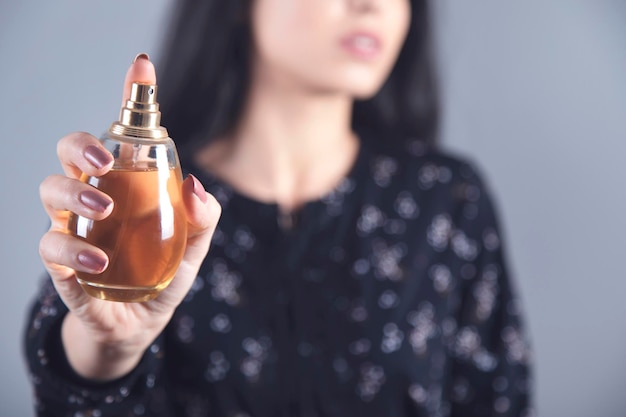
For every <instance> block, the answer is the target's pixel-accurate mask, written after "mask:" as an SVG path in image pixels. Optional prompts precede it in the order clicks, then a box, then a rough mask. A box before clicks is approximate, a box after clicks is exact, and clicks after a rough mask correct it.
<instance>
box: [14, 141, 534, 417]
mask: <svg viewBox="0 0 626 417" xmlns="http://www.w3.org/2000/svg"><path fill="white" fill-rule="evenodd" d="M186 169H187V170H188V171H189V172H192V173H193V174H194V175H196V176H197V177H198V178H199V179H200V180H201V181H202V182H203V184H205V186H206V188H207V190H208V191H209V192H211V193H212V194H213V195H215V196H216V198H217V199H218V200H219V201H220V203H221V204H222V207H223V214H222V218H221V220H220V223H219V225H218V228H217V230H216V232H215V235H214V238H213V243H212V247H211V250H210V252H209V254H208V256H207V258H206V259H205V261H204V263H203V265H202V267H201V270H200V272H199V275H198V277H197V279H196V280H195V283H194V285H193V287H192V289H191V291H190V292H189V294H188V295H187V297H186V298H185V300H184V302H183V303H182V304H181V305H180V307H179V308H178V309H177V311H176V313H175V314H174V316H173V318H172V320H171V322H170V323H169V325H168V327H167V328H166V329H165V331H164V332H163V334H161V335H160V336H159V337H158V338H157V339H156V340H155V342H154V343H153V344H152V346H151V347H150V348H149V349H148V350H147V352H146V353H145V355H144V357H143V359H142V361H141V362H140V364H139V365H138V366H137V368H136V369H134V370H133V371H132V372H131V373H130V374H129V375H126V376H125V377H123V378H121V379H119V380H116V381H112V382H109V383H104V384H98V383H94V382H92V381H87V380H83V379H81V378H80V377H79V376H78V375H76V374H75V373H74V372H73V371H72V369H71V368H70V367H69V365H68V364H67V359H66V358H65V356H64V354H63V350H62V347H61V343H60V331H59V329H60V323H61V320H62V318H63V316H64V314H65V313H66V311H67V309H66V308H65V306H64V305H63V304H62V302H61V301H60V299H59V298H58V296H57V294H56V293H55V291H54V289H53V287H52V286H51V284H50V282H49V280H46V282H45V283H44V284H43V286H42V288H41V291H40V294H39V297H38V298H37V301H36V303H35V304H34V306H33V309H32V312H31V315H30V321H29V323H28V327H27V329H26V334H25V348H26V352H27V358H28V365H29V369H30V373H31V381H32V384H33V386H34V392H35V396H36V401H35V407H36V409H37V412H38V413H39V415H41V416H74V417H81V416H82V417H87V416H90V417H105V416H116V417H119V416H157V417H160V416H176V417H200V416H207V417H297V416H301V417H330V416H343V417H346V416H360V417H364V416H377V417H409V416H411V417H417V416H420V417H426V416H428V417H444V416H455V417H458V416H463V417H472V416H522V417H530V416H532V415H534V413H533V411H532V409H531V408H530V405H529V398H530V393H531V388H532V387H531V384H530V379H529V367H530V360H531V353H530V351H529V349H528V344H527V342H526V335H525V333H524V330H523V328H522V320H521V318H520V314H521V308H520V303H519V300H518V298H517V297H516V294H515V291H514V289H515V288H514V285H513V283H512V282H511V278H510V276H509V274H508V272H507V268H506V265H505V263H504V259H503V251H502V241H501V236H500V234H499V232H498V227H497V224H496V219H495V217H494V210H493V206H492V204H491V202H490V198H489V196H488V194H487V191H486V189H485V187H484V185H483V183H482V182H481V180H480V178H479V177H478V176H477V174H476V172H475V171H474V169H472V167H471V166H470V165H469V164H467V163H465V162H463V161H460V160H458V159H456V158H453V157H450V156H447V155H445V154H443V153H442V152H440V151H435V150H430V149H428V148H427V147H425V146H424V145H423V144H422V142H420V141H415V140H409V141H406V142H404V143H402V144H401V145H399V144H394V145H392V144H384V143H382V142H381V141H366V140H364V141H363V143H362V145H361V147H360V151H359V154H358V157H357V160H356V162H355V163H354V166H353V168H352V170H351V172H350V173H349V174H348V175H347V176H346V177H345V178H344V179H343V180H342V181H341V182H340V183H339V184H338V186H337V187H336V188H335V189H334V190H332V191H331V192H330V193H328V194H327V195H325V196H323V197H322V198H320V199H319V200H316V201H312V202H309V203H307V204H306V205H305V206H304V207H303V208H302V209H301V210H299V211H298V212H297V213H296V214H295V215H290V216H285V215H281V214H280V211H279V210H278V207H277V206H276V205H273V204H266V203H261V202H259V201H255V200H252V199H250V198H247V197H246V196H244V195H241V194H239V193H238V192H237V191H236V190H233V189H232V188H231V187H229V186H228V185H227V184H224V183H222V182H220V181H219V180H217V179H215V178H212V177H210V176H208V175H207V174H206V173H204V172H202V171H201V170H199V169H197V168H196V167H194V166H193V165H191V164H188V165H186Z"/></svg>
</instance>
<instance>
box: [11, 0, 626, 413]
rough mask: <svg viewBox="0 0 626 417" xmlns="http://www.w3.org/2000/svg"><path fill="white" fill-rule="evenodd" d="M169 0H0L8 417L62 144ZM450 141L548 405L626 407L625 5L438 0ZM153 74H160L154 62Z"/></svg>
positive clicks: (114, 106)
mask: <svg viewBox="0 0 626 417" xmlns="http://www.w3.org/2000/svg"><path fill="white" fill-rule="evenodd" d="M167 4H168V1H166V0H158V1H157V0H150V1H148V0H142V1H133V2H129V1H122V0H115V1H113V0H108V1H99V2H84V1H79V0H57V1H55V2H44V1H39V2H35V1H34V0H20V1H19V2H18V1H13V2H10V3H8V2H6V1H2V2H0V128H1V129H2V130H1V133H2V140H3V146H2V149H3V152H2V163H1V164H0V181H1V186H2V188H1V190H2V195H3V197H2V199H1V202H0V204H1V205H2V216H0V221H1V222H2V223H1V225H0V230H2V232H3V239H2V240H1V244H2V250H1V251H0V256H1V258H0V259H1V261H0V262H1V264H2V265H3V266H4V271H5V272H4V273H3V274H2V277H1V279H2V281H3V282H4V290H3V291H2V296H3V298H4V300H3V301H2V303H0V335H1V337H2V343H1V344H0V416H28V415H31V414H32V411H31V399H30V387H29V385H28V383H27V377H26V374H25V367H24V363H23V359H22V357H21V353H20V339H21V332H22V327H23V323H24V315H25V312H26V306H27V304H28V302H29V301H30V299H31V298H32V296H33V294H34V292H35V289H36V285H37V282H38V277H39V276H41V274H42V272H43V266H42V265H41V262H40V261H39V257H38V253H37V244H38V241H39V238H40V236H41V235H42V234H43V233H44V231H45V229H46V227H47V219H46V216H45V213H44V211H43V209H42V208H41V207H40V204H39V198H38V185H39V182H40V181H41V180H42V179H43V178H44V177H45V176H46V175H49V174H51V173H55V172H60V168H59V165H58V162H57V160H56V158H55V144H56V141H57V140H58V138H60V137H61V136H63V135H64V134H66V133H68V132H70V131H73V130H86V131H90V132H94V133H96V134H99V133H100V132H102V131H103V130H104V129H106V128H107V127H108V125H109V123H110V122H111V121H112V120H113V119H114V118H115V117H116V116H117V112H118V106H119V103H120V94H121V85H122V80H123V75H124V72H125V70H126V68H127V66H128V65H129V64H130V61H131V59H132V58H133V56H134V55H135V54H136V53H137V52H139V51H147V52H149V53H151V54H152V55H154V56H156V55H157V51H158V47H157V45H158V42H159V41H160V40H161V38H162V33H163V29H164V27H163V24H164V18H165V17H166V16H165V15H166V10H167V9H166V8H165V6H166V5H167ZM436 11H437V13H436V15H437V22H438V44H439V46H440V57H441V65H440V66H441V74H442V75H441V78H442V82H443V85H444V87H443V90H444V91H443V95H444V101H445V119H444V135H443V136H444V138H443V140H444V143H445V145H446V146H447V147H448V148H449V149H451V150H453V151H454V152H460V153H462V154H464V155H465V156H467V157H470V158H472V159H473V160H474V161H475V162H476V163H477V164H478V166H479V167H480V169H481V170H482V172H483V174H484V175H485V176H486V178H487V180H488V184H489V185H490V186H491V188H492V190H493V192H494V193H495V196H496V202H497V204H498V207H499V208H500V212H501V216H500V217H501V219H502V222H503V225H504V231H505V235H506V236H505V237H506V241H507V243H508V253H509V258H510V260H511V266H512V269H513V271H514V272H515V275H516V277H517V278H518V286H519V288H520V291H521V295H522V298H523V301H524V304H525V307H526V311H527V320H528V324H529V328H530V332H531V337H532V340H533V345H534V347H535V351H536V372H535V375H536V380H537V391H536V403H537V405H538V408H539V412H540V414H541V415H543V416H572V417H576V416H581V417H582V416H585V417H586V416H592V415H593V416H603V417H608V416H616V417H617V416H624V410H626V395H624V393H623V390H624V386H626V360H624V357H623V356H624V352H626V303H624V302H623V301H622V298H623V294H624V293H625V291H626V280H624V278H625V276H624V275H625V274H624V270H623V267H622V265H623V263H624V258H626V251H625V244H624V241H625V240H624V238H625V237H626V224H625V220H624V214H625V213H626V187H625V186H624V181H625V180H626V162H625V161H626V2H625V1H624V0H614V1H610V0H587V1H579V0H523V1H522V0H518V1H508V2H503V1H497V0H491V1H488V0H472V1H460V0H457V1H453V0H438V4H437V10H436ZM157 70H158V68H157Z"/></svg>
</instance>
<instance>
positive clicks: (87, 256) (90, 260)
mask: <svg viewBox="0 0 626 417" xmlns="http://www.w3.org/2000/svg"><path fill="white" fill-rule="evenodd" d="M78 262H80V264H81V265H82V266H84V267H85V268H88V269H91V270H92V271H96V272H102V271H104V268H105V267H106V266H107V260H106V259H103V258H102V257H101V256H100V255H98V254H96V253H93V252H90V251H88V250H84V251H81V252H79V253H78Z"/></svg>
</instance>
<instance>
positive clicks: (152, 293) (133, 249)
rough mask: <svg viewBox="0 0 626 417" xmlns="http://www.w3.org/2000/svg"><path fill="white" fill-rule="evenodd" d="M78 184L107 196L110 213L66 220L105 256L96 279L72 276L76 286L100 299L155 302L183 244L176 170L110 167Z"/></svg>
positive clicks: (182, 209)
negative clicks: (111, 204)
mask: <svg viewBox="0 0 626 417" xmlns="http://www.w3.org/2000/svg"><path fill="white" fill-rule="evenodd" d="M83 180H84V181H86V182H88V183H89V184H91V185H93V186H94V187H96V188H98V189H99V190H101V191H102V192H104V193H106V194H108V195H109V196H110V197H111V198H112V199H113V201H114V208H113V212H112V213H111V215H110V216H109V217H107V218H106V219H104V220H99V221H94V220H91V219H87V218H84V217H80V216H76V215H73V216H72V217H71V218H70V222H69V225H68V226H69V229H70V230H71V231H72V232H73V233H74V234H75V235H76V236H79V237H82V238H83V239H85V240H86V241H87V242H89V243H91V244H92V245H94V246H97V247H99V248H100V249H102V250H103V251H104V252H105V253H106V254H107V255H108V257H109V265H108V267H107V269H106V270H105V271H104V272H102V273H100V274H88V273H84V272H79V271H77V273H76V275H77V278H78V282H79V283H80V284H81V286H82V287H83V289H84V290H85V291H86V292H87V293H88V294H90V295H92V296H94V297H96V298H101V299H106V300H114V301H126V302H130V301H147V300H150V299H152V298H154V297H156V296H157V295H158V293H159V292H160V291H161V290H162V289H163V288H165V287H166V286H167V285H168V284H169V283H170V281H171V280H172V278H173V277H174V274H175V273H176V270H177V269H178V266H179V263H180V261H181V259H182V256H183V252H184V248H185V242H186V239H187V225H186V213H185V207H184V205H183V201H182V197H181V192H180V189H181V185H182V179H181V175H180V170H179V169H178V168H172V169H169V170H166V171H163V170H157V169H156V167H155V168H150V167H147V168H145V169H143V170H137V168H136V167H135V168H133V170H127V169H126V170H125V169H123V168H121V169H120V168H114V169H113V170H111V171H110V172H109V173H107V174H106V175H104V176H102V177H99V178H96V177H90V178H83Z"/></svg>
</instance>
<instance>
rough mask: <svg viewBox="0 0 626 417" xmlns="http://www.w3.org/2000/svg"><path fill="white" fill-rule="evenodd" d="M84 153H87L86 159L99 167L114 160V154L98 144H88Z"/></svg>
mask: <svg viewBox="0 0 626 417" xmlns="http://www.w3.org/2000/svg"><path fill="white" fill-rule="evenodd" d="M83 155H85V159H87V160H88V161H89V162H90V163H91V165H93V166H94V167H96V168H98V169H100V168H102V167H105V166H107V165H108V164H110V163H111V162H112V161H113V156H111V154H110V153H108V152H106V151H105V150H104V149H102V148H100V147H98V146H96V145H89V146H87V147H86V148H85V152H84V153H83Z"/></svg>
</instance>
